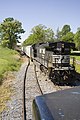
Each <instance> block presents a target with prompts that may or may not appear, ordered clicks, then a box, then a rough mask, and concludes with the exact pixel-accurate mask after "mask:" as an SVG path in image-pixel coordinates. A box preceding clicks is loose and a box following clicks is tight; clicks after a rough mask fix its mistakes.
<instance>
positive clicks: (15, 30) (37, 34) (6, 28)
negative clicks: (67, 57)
mask: <svg viewBox="0 0 80 120" xmlns="http://www.w3.org/2000/svg"><path fill="white" fill-rule="evenodd" d="M24 32H25V31H24V29H23V28H22V23H21V22H19V21H18V20H15V19H14V18H11V17H9V18H6V19H4V20H3V22H2V23H0V45H2V46H3V47H8V48H10V49H15V47H16V46H17V43H19V40H20V39H21V34H22V33H24ZM48 41H50V42H56V41H66V42H73V43H75V44H76V49H77V50H80V27H78V28H77V31H76V33H73V32H72V31H71V27H70V25H64V26H63V27H62V29H61V30H59V28H57V30H56V33H54V31H53V30H52V29H51V28H47V27H46V26H45V25H42V24H39V25H37V26H34V27H33V28H32V30H31V33H30V35H29V36H28V38H26V40H25V41H24V42H23V45H32V44H35V43H39V42H48Z"/></svg>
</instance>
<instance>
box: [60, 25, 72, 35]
mask: <svg viewBox="0 0 80 120" xmlns="http://www.w3.org/2000/svg"><path fill="white" fill-rule="evenodd" d="M70 31H71V28H70V25H64V26H63V28H62V31H61V35H62V36H63V35H66V34H67V33H68V32H70Z"/></svg>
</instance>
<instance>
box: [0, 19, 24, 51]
mask: <svg viewBox="0 0 80 120" xmlns="http://www.w3.org/2000/svg"><path fill="white" fill-rule="evenodd" d="M24 32H25V31H24V30H23V29H22V23H21V22H19V21H17V20H14V19H13V18H6V19H5V20H3V22H2V23H1V24H0V40H1V44H2V45H3V46H4V47H5V46H7V47H9V48H10V49H14V48H15V47H16V44H17V42H19V39H21V36H20V35H19V34H21V33H24Z"/></svg>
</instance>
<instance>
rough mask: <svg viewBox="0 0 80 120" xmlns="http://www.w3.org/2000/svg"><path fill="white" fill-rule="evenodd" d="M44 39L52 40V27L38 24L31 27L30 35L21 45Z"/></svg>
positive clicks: (43, 40)
mask: <svg viewBox="0 0 80 120" xmlns="http://www.w3.org/2000/svg"><path fill="white" fill-rule="evenodd" d="M46 41H54V32H53V30H52V29H50V28H47V27H46V26H44V25H41V24H40V25H37V26H35V27H34V28H32V31H31V34H30V36H29V37H28V38H27V39H26V40H25V41H24V43H23V45H30V44H34V43H39V42H46Z"/></svg>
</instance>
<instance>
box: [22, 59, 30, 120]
mask: <svg viewBox="0 0 80 120" xmlns="http://www.w3.org/2000/svg"><path fill="white" fill-rule="evenodd" d="M29 65H30V60H29V59H28V65H27V67H26V71H25V75H24V80H23V111H22V112H23V120H26V102H25V82H26V75H27V71H28V67H29Z"/></svg>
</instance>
